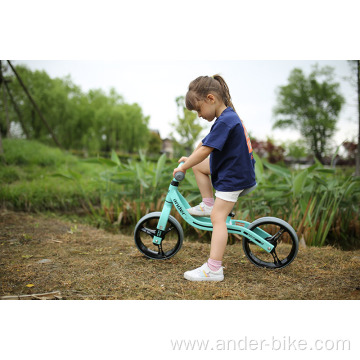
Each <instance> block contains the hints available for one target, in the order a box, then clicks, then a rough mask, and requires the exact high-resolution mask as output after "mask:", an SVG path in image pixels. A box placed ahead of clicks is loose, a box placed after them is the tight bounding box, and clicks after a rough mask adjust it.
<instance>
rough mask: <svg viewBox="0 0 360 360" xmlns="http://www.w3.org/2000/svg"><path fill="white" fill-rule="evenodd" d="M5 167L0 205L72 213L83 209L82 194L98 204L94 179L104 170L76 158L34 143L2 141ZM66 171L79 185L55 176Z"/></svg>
mask: <svg viewBox="0 0 360 360" xmlns="http://www.w3.org/2000/svg"><path fill="white" fill-rule="evenodd" d="M3 146H4V153H5V159H6V163H7V165H0V185H1V188H0V203H1V204H2V206H3V207H6V208H10V209H13V210H23V211H49V210H50V211H74V210H76V209H79V208H82V207H84V193H85V194H86V196H87V197H88V198H89V199H91V201H92V202H93V203H94V204H99V203H100V197H99V191H100V187H101V184H99V183H98V182H97V181H96V180H95V179H94V176H95V175H96V174H98V173H99V172H101V171H103V167H102V166H101V165H98V164H87V163H85V162H83V161H81V160H79V159H78V158H76V157H75V156H72V155H70V154H67V153H66V152H64V151H61V150H60V149H57V148H51V147H48V146H45V145H43V144H41V143H39V142H37V141H28V140H18V139H16V140H15V139H5V140H4V141H3ZM69 170H71V171H73V172H74V173H77V174H80V175H81V176H80V178H79V181H78V182H73V181H69V180H67V179H65V178H60V177H55V176H54V175H55V174H58V173H67V172H68V171H69Z"/></svg>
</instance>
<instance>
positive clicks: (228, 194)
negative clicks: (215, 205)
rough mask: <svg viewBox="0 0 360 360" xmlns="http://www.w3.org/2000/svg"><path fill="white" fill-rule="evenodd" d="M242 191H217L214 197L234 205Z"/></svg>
mask: <svg viewBox="0 0 360 360" xmlns="http://www.w3.org/2000/svg"><path fill="white" fill-rule="evenodd" d="M243 191H244V189H243V190H238V191H218V190H216V192H215V196H216V197H217V198H219V199H222V200H225V201H230V202H233V203H236V202H237V199H238V197H239V196H240V194H241V193H242V192H243Z"/></svg>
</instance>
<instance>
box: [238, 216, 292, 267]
mask: <svg viewBox="0 0 360 360" xmlns="http://www.w3.org/2000/svg"><path fill="white" fill-rule="evenodd" d="M248 229H249V230H251V231H253V232H255V233H256V234H257V235H260V236H261V237H263V238H264V239H265V240H266V241H268V242H269V243H271V244H272V245H274V248H273V250H272V251H271V252H270V253H267V252H266V251H265V250H263V249H262V248H260V247H259V246H258V245H255V244H254V243H253V242H251V241H250V240H249V239H247V238H246V237H243V241H242V245H243V250H244V253H245V255H246V256H247V257H248V259H249V260H250V261H251V262H252V263H253V264H255V265H256V266H259V267H265V268H270V269H280V268H284V267H285V266H287V265H289V264H290V263H291V262H292V261H293V260H294V259H295V257H296V255H297V252H298V250H299V241H298V237H297V235H296V232H295V231H294V229H293V228H292V227H291V226H290V225H289V224H288V223H287V222H285V221H284V220H281V219H278V218H275V217H264V218H260V219H257V220H255V221H254V222H252V223H251V224H250V225H249V227H248Z"/></svg>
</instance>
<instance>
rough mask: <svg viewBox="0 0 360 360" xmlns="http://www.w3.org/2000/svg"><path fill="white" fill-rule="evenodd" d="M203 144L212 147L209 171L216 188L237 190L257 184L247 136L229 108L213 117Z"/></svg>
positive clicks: (240, 122)
mask: <svg viewBox="0 0 360 360" xmlns="http://www.w3.org/2000/svg"><path fill="white" fill-rule="evenodd" d="M202 143H203V145H205V146H209V147H212V148H214V150H213V151H212V152H211V154H210V171H211V181H212V184H213V187H214V188H215V190H219V191H237V190H242V189H246V188H249V187H252V186H254V185H256V181H255V169H254V167H255V160H254V156H253V150H252V146H251V142H250V138H249V136H248V134H247V131H246V129H245V127H244V126H243V124H242V121H241V119H240V118H239V116H238V115H237V114H236V112H235V111H234V110H233V109H232V108H231V107H228V108H226V109H225V110H224V111H223V112H222V114H221V115H220V116H219V117H218V118H217V119H216V120H215V123H214V124H213V126H212V127H211V130H210V133H209V134H208V135H207V136H206V137H205V138H204V139H203V140H202Z"/></svg>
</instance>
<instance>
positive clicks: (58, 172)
mask: <svg viewBox="0 0 360 360" xmlns="http://www.w3.org/2000/svg"><path fill="white" fill-rule="evenodd" d="M4 145H5V147H6V149H7V151H8V153H10V154H12V156H10V157H9V159H10V161H9V162H8V165H7V166H1V165H0V204H1V205H2V206H5V207H9V208H13V209H17V210H25V211H45V210H50V211H61V212H64V211H65V212H72V213H74V212H78V211H79V210H81V211H83V212H86V213H87V214H88V215H90V217H91V219H92V222H93V223H95V224H100V225H112V226H113V225H116V226H120V227H121V228H122V229H124V227H125V229H126V228H128V227H129V226H130V228H132V227H133V226H134V225H135V224H136V222H137V221H138V220H139V219H140V218H141V217H142V216H143V215H145V214H147V213H149V212H151V211H161V209H162V206H163V202H164V199H165V197H166V194H167V190H168V185H169V183H170V181H171V179H172V171H173V169H174V167H175V166H176V163H175V162H170V161H169V160H167V159H166V156H165V155H162V156H160V157H159V158H158V159H157V161H156V162H152V161H149V160H148V159H147V158H146V157H145V156H144V153H143V152H140V154H139V157H138V158H123V157H122V158H120V157H119V156H118V154H117V153H116V152H115V151H112V153H111V158H101V157H98V158H91V159H87V160H79V159H77V158H76V157H74V156H71V155H67V154H65V153H64V152H62V151H58V150H57V149H53V148H50V147H45V146H44V145H42V144H39V143H36V142H26V141H22V140H9V139H6V141H5V142H4ZM20 153H23V156H22V157H21V156H20ZM36 153H38V154H37V155H36ZM40 153H41V156H40ZM34 154H35V155H34ZM254 156H255V159H256V164H255V171H256V178H257V182H258V187H257V189H256V190H255V191H253V192H252V193H250V194H249V195H247V196H245V197H241V198H240V199H239V201H238V203H237V205H236V209H235V210H236V212H237V216H236V218H239V219H240V218H241V219H244V220H248V221H253V220H255V219H256V218H259V217H262V216H276V217H279V218H282V219H284V220H286V221H288V222H289V223H290V224H291V225H292V226H293V227H294V229H295V230H296V231H297V233H298V235H299V238H300V239H301V238H303V239H304V241H305V242H306V243H307V244H308V245H313V246H322V245H325V244H329V243H330V244H337V245H340V246H342V247H345V248H346V247H347V248H349V247H359V245H360V244H359V242H358V239H359V236H360V217H359V216H360V211H359V210H360V209H359V207H360V206H359V204H360V180H359V179H358V178H354V177H352V176H351V171H343V170H342V169H339V170H335V169H333V168H331V169H329V168H325V167H324V166H323V165H321V164H320V163H319V162H316V163H315V164H314V165H312V166H310V167H308V168H306V169H303V170H300V171H294V170H290V169H288V168H286V167H283V166H279V165H277V164H271V163H269V162H268V161H266V160H262V159H260V158H259V157H258V156H257V155H256V154H255V155H254ZM37 161H39V162H40V163H41V164H46V166H44V165H41V166H40V165H38V164H37V163H36V162H37ZM19 164H21V165H19ZM179 189H180V191H181V193H182V194H183V195H184V196H185V197H186V198H187V200H188V201H189V203H191V204H193V205H195V204H197V203H199V202H200V201H201V195H200V193H199V190H198V188H197V185H196V181H195V177H194V175H193V173H192V171H188V172H187V174H186V178H185V180H184V181H183V182H182V183H181V184H180V188H179ZM172 214H173V215H175V216H176V217H177V218H178V220H180V221H182V219H181V217H180V216H179V215H178V214H177V213H176V212H175V210H173V212H172ZM182 225H183V227H184V229H185V230H186V234H187V236H188V235H190V234H191V233H190V231H193V234H195V233H194V230H193V229H192V228H191V227H189V226H187V225H186V223H184V222H183V221H182ZM196 234H197V236H199V237H201V236H203V235H204V233H203V232H198V233H196ZM230 241H231V240H230Z"/></svg>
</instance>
